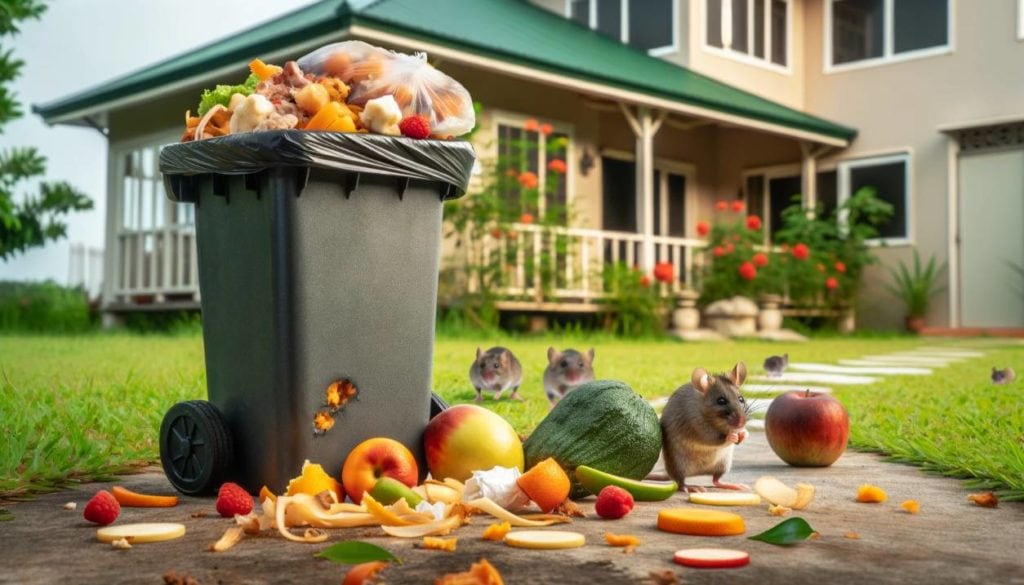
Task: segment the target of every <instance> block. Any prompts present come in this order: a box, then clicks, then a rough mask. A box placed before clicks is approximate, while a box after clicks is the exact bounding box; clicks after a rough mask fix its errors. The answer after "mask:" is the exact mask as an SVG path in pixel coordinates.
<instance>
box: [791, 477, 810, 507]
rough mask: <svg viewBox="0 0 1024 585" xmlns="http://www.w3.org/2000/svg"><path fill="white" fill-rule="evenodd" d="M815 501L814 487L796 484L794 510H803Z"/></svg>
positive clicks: (806, 484)
mask: <svg viewBox="0 0 1024 585" xmlns="http://www.w3.org/2000/svg"><path fill="white" fill-rule="evenodd" d="M812 500H814V486H813V485H811V484H809V483H798V484H796V501H795V502H793V509H794V510H803V509H804V508H806V507H807V506H809V505H810V504H811V501H812Z"/></svg>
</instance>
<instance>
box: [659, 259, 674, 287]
mask: <svg viewBox="0 0 1024 585" xmlns="http://www.w3.org/2000/svg"><path fill="white" fill-rule="evenodd" d="M674 276H675V267H674V266H672V263H671V262H658V263H657V264H655V265H654V278H655V280H658V281H660V282H664V283H666V284H667V283H670V282H672V279H673V277H674Z"/></svg>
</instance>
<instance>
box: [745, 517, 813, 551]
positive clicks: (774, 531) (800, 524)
mask: <svg viewBox="0 0 1024 585" xmlns="http://www.w3.org/2000/svg"><path fill="white" fill-rule="evenodd" d="M812 534H815V530H814V529H813V528H811V525H810V524H808V523H807V521H806V520H804V519H803V518H799V517H797V518H790V519H788V520H783V521H782V522H779V523H778V524H776V525H775V526H773V527H772V528H769V529H768V530H765V531H764V532H762V533H761V534H757V535H754V536H751V537H750V540H760V541H762V542H767V543H768V544H777V545H782V546H784V545H788V544H795V543H798V542H801V541H804V540H807V539H808V538H810V537H811V535H812Z"/></svg>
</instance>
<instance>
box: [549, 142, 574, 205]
mask: <svg viewBox="0 0 1024 585" xmlns="http://www.w3.org/2000/svg"><path fill="white" fill-rule="evenodd" d="M569 140H570V138H569V136H568V135H567V134H562V133H554V134H552V135H551V136H550V137H548V141H547V150H546V153H547V161H546V163H545V166H546V165H547V164H550V163H551V161H553V160H562V161H564V162H566V163H567V164H568V162H569V161H567V160H566V158H565V153H566V152H567V146H568V144H569ZM547 173H548V179H547V187H548V191H547V193H546V198H547V201H546V204H547V206H548V209H557V210H558V217H557V220H558V223H559V224H561V225H565V224H566V220H567V218H566V212H567V205H568V189H567V184H568V180H569V179H568V177H569V174H568V171H567V172H566V173H565V174H562V173H556V172H554V171H551V170H548V171H547Z"/></svg>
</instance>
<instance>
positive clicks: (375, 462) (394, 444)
mask: <svg viewBox="0 0 1024 585" xmlns="http://www.w3.org/2000/svg"><path fill="white" fill-rule="evenodd" d="M382 477H391V478H394V479H397V480H398V481H400V482H402V483H404V484H405V485H407V486H409V487H413V486H415V485H416V482H417V480H418V479H419V467H418V466H417V465H416V458H415V457H413V454H412V451H409V449H408V448H406V446H405V445H403V444H401V443H399V442H398V441H396V440H394V439H388V438H386V437H375V438H373V439H367V440H365V441H363V442H362V443H359V444H358V445H356V448H355V449H352V451H351V452H350V453H349V454H348V457H346V458H345V464H344V465H343V466H342V468H341V483H342V485H344V486H345V492H347V493H348V496H349V497H350V498H352V501H353V502H355V503H357V504H358V503H360V502H362V501H363V493H364V492H368V491H370V490H371V489H373V486H374V484H376V483H377V480H378V479H380V478H382Z"/></svg>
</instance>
